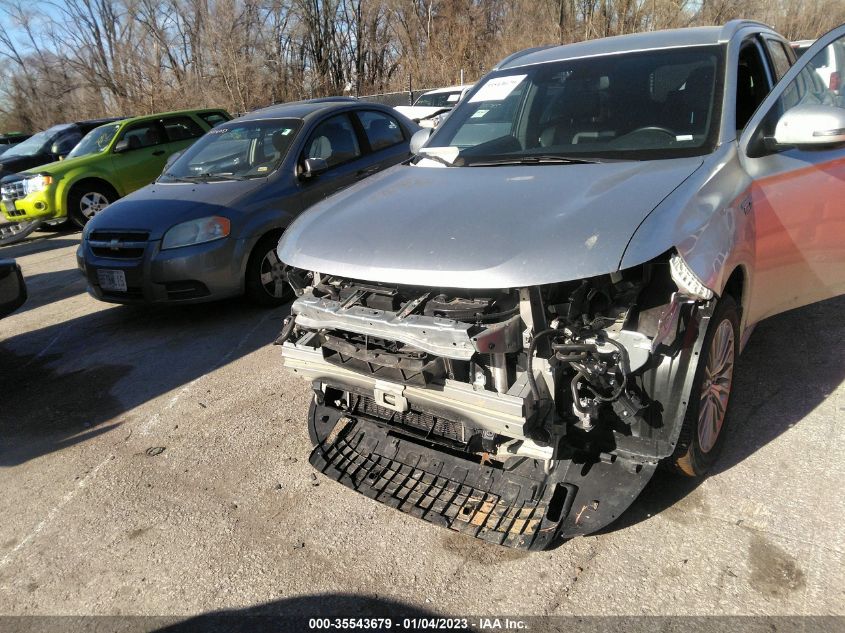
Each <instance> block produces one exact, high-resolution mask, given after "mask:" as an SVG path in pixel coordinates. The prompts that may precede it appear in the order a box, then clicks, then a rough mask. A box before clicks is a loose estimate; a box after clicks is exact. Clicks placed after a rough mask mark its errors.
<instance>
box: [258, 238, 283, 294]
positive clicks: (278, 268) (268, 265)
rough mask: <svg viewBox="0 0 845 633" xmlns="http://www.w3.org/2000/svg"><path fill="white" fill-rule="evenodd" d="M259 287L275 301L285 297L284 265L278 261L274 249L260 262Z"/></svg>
mask: <svg viewBox="0 0 845 633" xmlns="http://www.w3.org/2000/svg"><path fill="white" fill-rule="evenodd" d="M260 274H261V286H262V287H263V288H264V291H265V292H266V293H267V294H268V295H270V296H271V297H273V298H275V299H281V298H283V297H284V296H285V293H286V292H287V289H288V284H287V279H286V277H285V265H284V264H283V263H282V262H281V261H279V257H278V256H277V255H276V251H275V249H271V250H270V251H269V252H268V253H267V254H266V255H264V259H262V260H261V269H260Z"/></svg>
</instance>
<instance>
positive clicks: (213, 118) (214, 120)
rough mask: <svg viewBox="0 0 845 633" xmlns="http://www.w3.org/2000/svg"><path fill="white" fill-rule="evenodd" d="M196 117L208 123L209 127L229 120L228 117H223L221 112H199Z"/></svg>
mask: <svg viewBox="0 0 845 633" xmlns="http://www.w3.org/2000/svg"><path fill="white" fill-rule="evenodd" d="M197 116H199V117H200V118H201V119H202V120H203V121H205V122H206V123H208V125H209V126H210V127H214V126H215V125H218V124H219V123H225V122H226V121H228V120H229V117H227V116H225V115H224V114H223V113H222V112H200V113H199V115H197Z"/></svg>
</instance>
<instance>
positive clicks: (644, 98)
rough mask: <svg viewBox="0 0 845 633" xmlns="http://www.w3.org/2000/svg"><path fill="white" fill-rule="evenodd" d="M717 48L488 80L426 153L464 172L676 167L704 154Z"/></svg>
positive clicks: (713, 119) (509, 72)
mask: <svg viewBox="0 0 845 633" xmlns="http://www.w3.org/2000/svg"><path fill="white" fill-rule="evenodd" d="M723 58H724V48H723V47H722V46H702V47H689V48H682V49H681V48H679V49H665V50H656V51H643V52H634V53H630V54H625V55H601V56H594V57H586V58H575V59H566V60H561V61H555V62H548V63H542V64H532V65H530V66H524V67H520V68H514V69H504V70H502V71H499V72H496V73H491V74H490V75H488V76H487V78H486V79H485V81H483V82H481V83H479V84H478V85H477V86H476V87H474V88H473V90H472V92H470V93H468V94H467V96H466V97H465V98H464V99H463V100H462V101H461V102H460V103H459V104H458V105H457V106H456V107H455V109H454V110H453V111H452V114H450V115H449V117H448V118H447V119H446V120H445V121H443V122H442V123H441V125H440V127H439V128H437V129H436V131H435V132H434V135H433V136H432V137H431V140H430V141H429V143H428V144H427V147H429V148H447V147H448V148H451V151H450V152H446V154H448V155H454V153H455V150H457V158H456V159H455V161H454V162H453V163H452V164H455V165H465V166H472V165H473V164H477V163H485V162H489V161H491V160H492V161H498V162H502V161H513V160H518V159H521V158H531V157H533V156H544V157H549V156H557V155H559V156H563V157H570V156H579V157H580V156H584V157H595V158H632V159H646V158H654V159H660V158H676V157H679V156H690V155H700V154H703V153H707V152H709V151H712V149H711V148H712V147H713V146H714V145H715V142H716V139H717V137H718V134H717V133H718V122H719V119H720V106H721V99H719V98H718V97H719V96H720V94H721V91H722V85H723V83H724V82H723V77H724V74H723V70H722V69H723V64H722V62H721V60H722V59H723Z"/></svg>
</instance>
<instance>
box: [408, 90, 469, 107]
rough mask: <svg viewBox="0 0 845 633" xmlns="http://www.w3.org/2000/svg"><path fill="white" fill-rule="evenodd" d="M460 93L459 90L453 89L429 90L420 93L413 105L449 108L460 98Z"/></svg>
mask: <svg viewBox="0 0 845 633" xmlns="http://www.w3.org/2000/svg"><path fill="white" fill-rule="evenodd" d="M461 94H462V93H461V91H460V90H455V91H454V92H435V93H431V92H429V93H426V94H424V95H420V98H419V99H417V100H416V102H415V103H414V105H415V106H424V107H428V108H451V107H452V106H454V105H455V104H456V103H457V102H458V101H460V100H461Z"/></svg>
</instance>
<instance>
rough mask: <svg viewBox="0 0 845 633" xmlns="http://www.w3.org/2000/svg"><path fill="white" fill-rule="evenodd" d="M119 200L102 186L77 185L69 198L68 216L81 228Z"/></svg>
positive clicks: (112, 192)
mask: <svg viewBox="0 0 845 633" xmlns="http://www.w3.org/2000/svg"><path fill="white" fill-rule="evenodd" d="M115 200H117V194H116V193H115V192H114V191H113V190H111V189H110V188H108V187H106V186H105V185H101V184H92V185H87V186H86V185H77V186H75V187H74V188H73V189H72V190H71V191H70V193H69V194H68V197H67V205H68V216H70V219H71V221H72V222H73V223H74V224H76V226H78V227H79V228H82V227H84V226H85V224H86V223H87V222H88V220H90V219H91V218H93V217H94V216H95V215H97V214H98V213H100V212H101V211H102V210H103V209H105V208H106V207H107V206H109V205H110V204H111V203H112V202H114V201H115Z"/></svg>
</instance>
